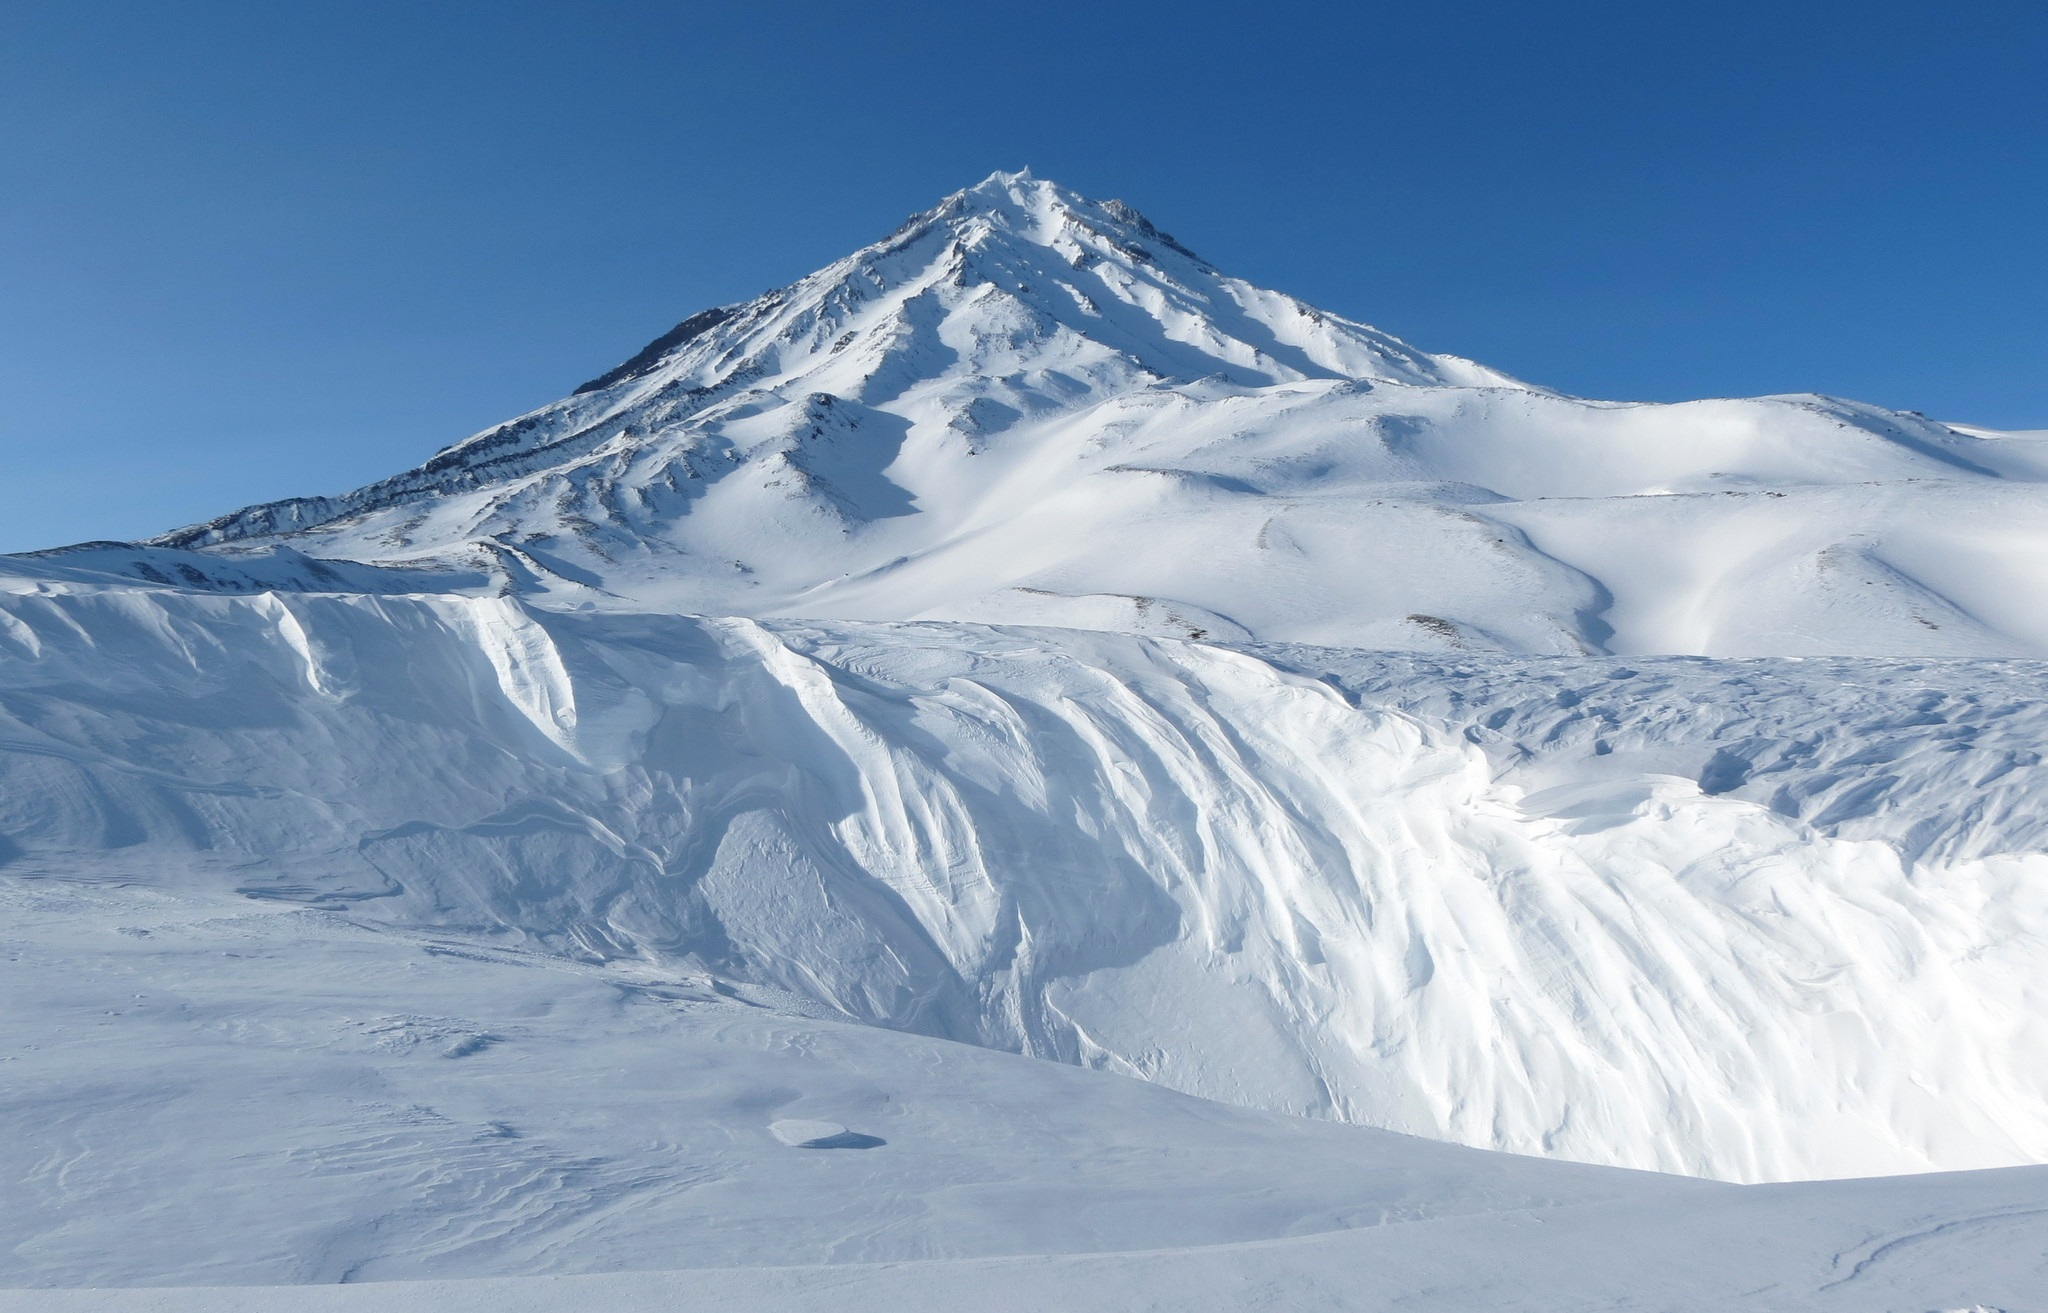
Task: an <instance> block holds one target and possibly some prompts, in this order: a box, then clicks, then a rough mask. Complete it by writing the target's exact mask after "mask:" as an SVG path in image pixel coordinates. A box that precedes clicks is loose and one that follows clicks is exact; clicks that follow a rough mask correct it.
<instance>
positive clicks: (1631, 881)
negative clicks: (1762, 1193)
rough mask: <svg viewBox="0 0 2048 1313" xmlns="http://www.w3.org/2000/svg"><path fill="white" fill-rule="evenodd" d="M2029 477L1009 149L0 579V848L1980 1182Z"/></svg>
mask: <svg viewBox="0 0 2048 1313" xmlns="http://www.w3.org/2000/svg"><path fill="white" fill-rule="evenodd" d="M2044 475H2048V447H2044V446H2043V445H2042V437H2041V435H2040V434H2039V433H2035V434H2003V435H2001V434H1995V433H1990V432H1988V431H1984V430H1977V429H1967V428H1950V427H1948V426H1945V425H1942V424H1938V423H1935V422H1933V421H1931V420H1928V419H1926V418H1924V417H1921V416H1915V415H1910V414H1898V413H1893V412H1889V411H1885V410H1882V409H1879V408H1876V407H1872V406H1868V405H1863V404H1860V403H1855V402H1849V401H1842V400H1837V399H1831V398H1824V397H1816V396H1789V397H1774V398H1761V399H1751V400H1711V401H1700V402H1693V403H1687V404H1683V405H1640V404H1629V403H1616V402H1599V401H1588V400H1583V399H1578V398H1572V397H1566V396H1561V395H1558V394H1556V393H1553V392H1549V391H1546V390H1543V389H1541V388H1537V387H1532V386H1529V385H1526V384H1522V383H1519V382H1516V381H1515V380H1513V379H1511V378H1508V377H1506V376H1505V375H1502V374H1499V373H1497V372H1494V371H1492V370H1489V369H1486V368H1485V367H1483V366H1480V365H1476V364H1473V363H1471V362H1469V361H1465V360H1461V359H1459V358H1456V357H1452V356H1443V355H1433V354H1429V353H1425V352H1422V351H1419V350H1416V349H1414V348H1412V347H1409V346H1407V345H1406V344H1404V343H1402V342H1400V341H1398V340H1397V339H1395V338H1392V337H1390V336H1388V335H1386V334H1384V333H1381V332H1379V331H1378V330H1375V329H1372V328H1369V327H1366V326H1364V325H1362V324H1358V323H1354V322H1352V321H1350V320H1347V319H1344V318H1341V317H1339V316H1335V315H1331V314H1328V313H1326V312H1322V311H1319V310H1316V309H1314V308H1312V307H1309V306H1307V305H1305V304H1303V303H1301V302H1299V301H1297V300H1295V299H1293V298H1292V297H1288V296H1285V295H1283V294H1280V293H1277V292H1271V291H1266V290H1262V289H1259V288H1256V287H1253V286H1251V285H1249V284H1247V283H1244V282H1242V281H1240V280H1237V279H1233V278H1230V277H1228V276H1227V275H1225V274H1223V273H1221V272H1220V271H1218V270H1217V269H1215V268H1214V267H1213V266H1212V265H1210V264H1209V263H1208V262H1206V261H1205V260H1203V259H1202V258H1200V257H1199V256H1197V255H1195V254H1193V253H1192V252H1191V251H1190V250H1189V249H1188V248H1187V247H1186V246H1184V245H1183V244H1181V243H1180V242H1179V241H1177V240H1176V239H1174V238H1172V237H1170V236H1168V235H1167V234H1166V233H1165V232H1163V231H1162V230H1161V229H1160V228H1159V227H1158V226H1157V225H1155V224H1153V223H1152V222H1151V221H1149V220H1147V219H1145V218H1144V217H1143V216H1141V215H1139V214H1138V213H1137V212H1136V211H1135V210H1133V209H1131V208H1130V207H1129V206H1127V205H1123V204H1121V203H1119V202H1114V201H1109V202H1096V201H1092V200H1088V199H1086V198H1084V197H1081V196H1078V195H1076V194H1074V193H1072V192H1070V191H1067V190H1066V189H1064V188H1061V187H1059V186H1057V185H1056V184H1053V183H1050V182H1046V181H1042V180H1038V179H1034V178H1031V177H1030V176H1028V175H1027V174H1021V173H1020V174H996V175H993V176H992V177H990V178H989V179H987V180H986V181H984V182H982V183H981V184H979V185H977V186H975V187H973V188H970V189H968V190H966V191H963V192H960V193H957V194H955V195H954V196H951V197H949V198H947V199H946V200H945V201H943V202H942V203H941V204H940V205H939V206H937V207H936V208H934V209H932V210H930V211H927V212H925V213H923V214H920V215H917V216H915V217H914V218H912V219H911V220H910V221H909V222H908V223H907V224H905V225H904V226H903V227H902V228H901V229H899V230H898V231H897V232H895V233H893V234H891V235H890V236H889V237H887V238H885V239H883V240H882V241H880V242H877V243H875V244H873V245H870V246H868V247H865V248H863V249H861V250H859V251H857V252H855V253H854V254H853V255H851V256H849V257H848V258H846V259H845V260H842V261H839V262H837V263H835V264H833V265H831V266H829V267H828V268H826V269H823V270H821V271H819V272H818V273H816V274H813V275H811V276H810V277H808V278H805V279H802V280H800V281H798V282H796V283H794V284H791V285H790V286H789V287H786V288H783V289H780V290H778V291H775V292H771V293H769V294H767V295H765V296H763V297H760V298H757V299H756V300H754V301H751V302H746V303H743V304H738V305H731V306H721V307H714V308H712V309H710V310H705V311H702V312H700V313H698V314H696V315H693V316H691V317H689V318H687V319H685V320H683V321H682V322H681V323H679V324H678V325H677V326H676V327H675V328H674V329H673V330H671V331H670V332H668V333H666V334H664V335H662V336H661V337H660V338H658V339H656V340H655V341H654V342H653V343H651V344H650V345H649V346H648V348H647V349H646V350H644V351H642V352H640V353H639V354H637V355H636V356H634V357H633V358H631V359H629V360H628V361H626V362H624V363H623V364H621V365H619V366H618V367H616V368H614V369H612V370H609V371H607V372H605V373H602V374H600V375H598V376H597V377H596V378H593V379H592V380H591V381H590V382H589V383H588V384H586V385H585V386H584V387H582V388H579V389H578V390H577V391H576V392H575V393H574V394H573V395H571V396H569V397H567V398H565V399H564V400H562V401H560V402H558V403H556V404H554V405H552V406H548V407H544V408H542V409H541V410H538V411H535V412H533V413H532V414H530V415H527V416H524V417H521V418H519V419H516V420H513V421H511V422H509V423H507V424H504V425H501V426H498V427H496V428H493V429H491V430H488V431H486V432H484V433H481V434H478V435H475V436H473V437H471V438H468V439H466V440H464V441H462V442H459V443H457V444H455V445H453V446H451V447H449V448H448V449H446V450H445V451H443V452H441V453H440V454H438V455H436V456H434V457H433V458H432V459H430V460H429V461H427V462H426V463H425V464H423V465H422V466H420V467H419V468H418V469H415V470H413V471H410V472H408V473H405V474H401V475H399V476H397V477H395V478H392V479H388V480H385V481H383V482H381V483H378V484H374V485H371V486H370V487H367V488H363V489H359V490H357V491H355V492H351V493H347V494H344V495H342V496H338V497H329V498H308V499H300V500H294V501H288V502H279V503H273V504H270V505H265V506H258V507H252V508H248V509H246V510H243V511H239V512H236V513H234V514H232V515H229V516H225V517H223V518H221V519H219V520H216V521H214V522H212V523H210V524H206V525H201V526H197V527H194V528H191V529H186V530H181V531H179V532H176V533H173V534H169V535H166V536H165V537H164V538H162V539H159V540H156V541H155V542H153V543H146V544H123V543H88V544H81V545H78V546H75V547H71V548H61V549H56V550H53V551H50V552H43V553H34V554H30V555H26V556H19V557H12V558H6V559H5V560H4V561H0V878H8V879H11V878H14V877H16V876H17V875H19V876H21V877H22V878H32V879H37V880H59V881H69V882H76V883H80V884H85V883H93V882H112V883H115V884H122V885H123V886H124V887H132V888H143V889H151V888H155V889H170V890H175V891H179V892H180V896H183V894H185V893H190V894H192V896H195V897H197V896H201V895H203V896H206V897H215V896H220V895H221V894H222V891H230V892H239V893H240V894H242V895H245V896H246V897H248V898H252V899H256V900H260V901H261V902H262V903H263V904H265V905H268V906H275V905H278V904H286V905H290V904H302V905H304V906H306V907H309V908H313V909H321V910H323V911H325V912H333V913H338V912H340V911H343V910H345V911H347V913H348V914H349V916H351V917H352V918H355V921H354V922H353V923H354V924H356V925H357V926H358V927H359V928H361V927H375V928H378V929H379V932H380V933H389V934H393V935H405V934H427V933H431V934H433V935H437V936H443V937H445V938H446V940H447V941H448V942H456V941H460V942H464V943H469V944H471V945H481V946H484V947H493V948H510V949H516V950H517V951H519V952H522V953H528V954H533V955H538V956H540V957H543V958H546V959H547V960H549V961H553V962H557V963H574V964H584V965H592V964H597V965H602V966H604V969H606V970H611V969H614V968H616V969H620V970H624V969H627V968H628V967H630V969H631V970H634V971H639V972H643V973H645V974H646V975H648V976H649V977H650V978H653V979H658V980H667V981H675V980H704V979H710V978H716V979H717V980H719V981H720V982H722V987H723V988H726V989H730V990H732V991H735V992H734V993H733V994H731V995H730V997H735V998H745V999H749V1000H769V1001H770V1005H771V1006H772V1007H774V1008H777V1009H783V1010H789V1009H794V1010H797V1011H799V1012H802V1013H804V1014H805V1015H811V1016H831V1017H837V1018H841V1019H844V1020H850V1021H854V1022H859V1023H864V1024H867V1025H870V1026H874V1027H882V1028H888V1029H892V1030H896V1031H908V1032H918V1033H921V1034H924V1035H928V1036H938V1037H943V1038H947V1039H956V1040H961V1041H966V1042H969V1043H973V1044H979V1045H984V1046H990V1047H994V1048H999V1049H1006V1050H1011V1051H1014V1052H1018V1053H1024V1054H1029V1055H1033V1056H1037V1057H1043V1058H1049V1059H1055V1060H1058V1061H1061V1062H1065V1063H1070V1064H1076V1065H1080V1066H1086V1067H1095V1068H1100V1069H1103V1070H1107V1071H1113V1072H1119V1073H1124V1074H1127V1075H1138V1076H1142V1077H1145V1078H1147V1079H1150V1080H1153V1081H1156V1082H1160V1083H1162V1084H1165V1085H1168V1086H1172V1087H1174V1088H1176V1089H1178V1090H1183V1091H1188V1092H1192V1093H1195V1094H1200V1095H1204V1096H1207V1097H1211V1098H1215V1099H1221V1100H1225V1101H1229V1102H1234V1103H1239V1104H1245V1105H1250V1106H1255V1107H1258V1108H1263V1109H1269V1110H1275V1111H1281V1112H1294V1113H1307V1114H1313V1115H1315V1116H1319V1117H1326V1118H1337V1119H1345V1120H1351V1121H1356V1122H1361V1123H1366V1124H1370V1125H1375V1126H1384V1127H1391V1128H1395V1129H1399V1130H1405V1131H1411V1132H1415V1133H1418V1134H1422V1135H1427V1136H1433V1137H1438V1138H1443V1139H1450V1140H1456V1141H1460V1142H1463V1143H1466V1144H1472V1145H1478V1146H1483V1147H1488V1148H1498V1149H1510V1150H1515V1151H1517V1152H1524V1153H1532V1154H1545V1155H1551V1156H1556V1157H1565V1158H1577V1159H1584V1160H1587V1161H1592V1162H1600V1163H1608V1164H1619V1165H1627V1166H1640V1167H1656V1168H1661V1169H1666V1170H1671V1171H1680V1172H1689V1173H1696V1174H1702V1175H1708V1176H1719V1177H1725V1178H1730V1179H1740V1180H1763V1179H1780V1178H1787V1177H1799V1176H1813V1175H1851V1174H1869V1173H1875V1172H1885V1171H1910V1170H1921V1169H1928V1168H1960V1167H1976V1166H1985V1165H1993V1164H2006V1163H2019V1162H2028V1161H2035V1160H2039V1159H2040V1158H2041V1157H2042V1156H2043V1155H2044V1153H2048V1035H2044V1033H2043V1029H2042V1022H2041V1021H2040V1018H2041V1017H2042V1016H2044V1015H2048V1012H2044V1009H2043V1007H2042V1003H2043V1000H2042V998H2041V997H2040V991H2041V987H2040V986H2039V985H2038V984H2037V983H2036V982H2039V981H2041V980H2043V979H2048V972H2044V969H2043V968H2044V967H2048V960H2044V958H2048V905H2044V894H2043V892H2042V891H2043V890H2048V867H2044V863H2048V830H2044V825H2048V822H2044V819H2043V818H2048V777H2044V776H2043V773H2042V753H2043V751H2044V749H2043V742H2044V740H2048V698H2044V696H2043V695H2042V693H2041V685H2040V676H2041V673H2042V667H2041V665H2040V664H2039V661H2038V658H2039V657H2040V656H2042V655H2043V654H2044V653H2048V620H2044V619H2043V617H2044V616H2048V609H2044V608H2043V607H2042V606H2041V605H2040V598H2041V595H2042V587H2043V582H2044V581H2048V499H2044V487H2043V478H2044ZM1734 658H1740V660H1736V659H1734ZM365 933H368V930H365ZM464 951H468V950H464ZM309 969H310V968H309ZM593 969H595V967H594V966H593ZM721 997H725V996H724V995H721ZM390 1010H391V1011H394V1012H396V1011H401V1010H402V1009H398V1008H395V1007H394V1008H392V1009H390ZM479 1033H482V1032H479ZM492 1033H495V1032H492ZM764 1124H765V1123H764ZM846 1124H847V1125H849V1126H851V1125H852V1123H851V1122H848V1123H846ZM883 1138H887V1139H889V1140H890V1145H891V1147H894V1145H895V1144H896V1141H895V1140H894V1139H893V1137H883ZM876 1156H880V1155H876Z"/></svg>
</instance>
